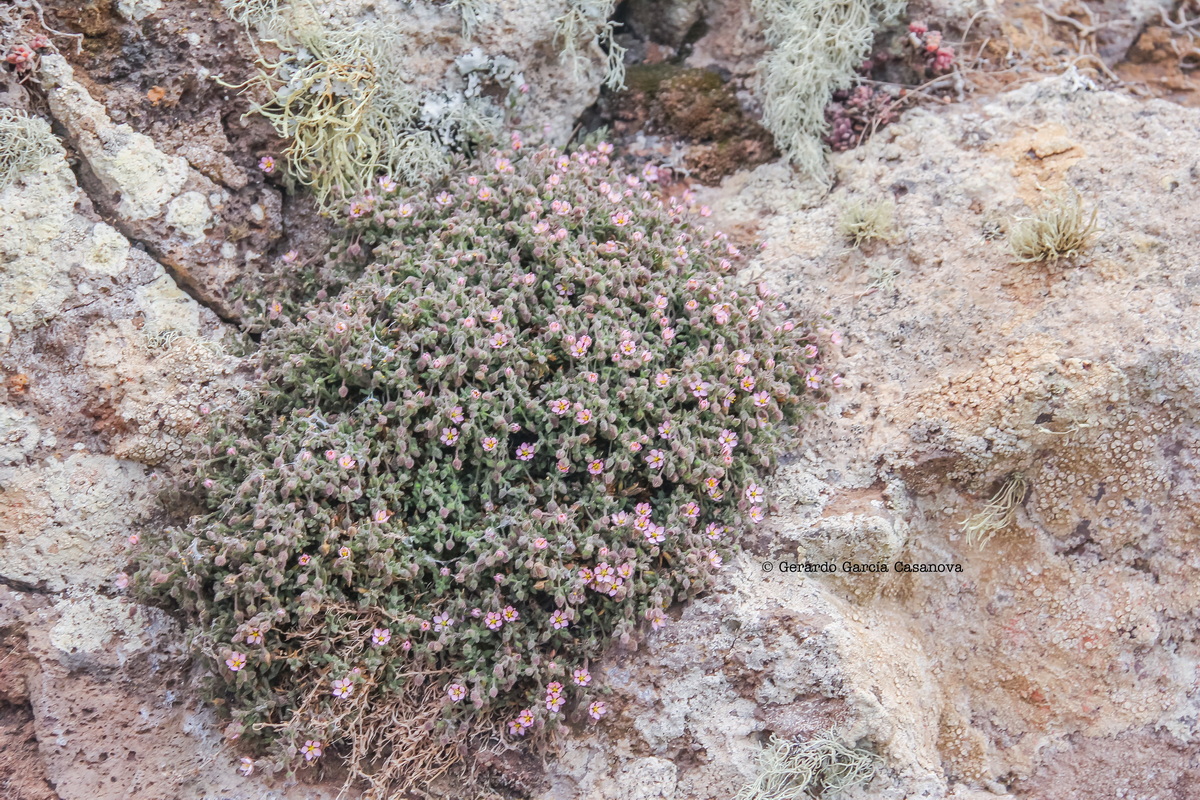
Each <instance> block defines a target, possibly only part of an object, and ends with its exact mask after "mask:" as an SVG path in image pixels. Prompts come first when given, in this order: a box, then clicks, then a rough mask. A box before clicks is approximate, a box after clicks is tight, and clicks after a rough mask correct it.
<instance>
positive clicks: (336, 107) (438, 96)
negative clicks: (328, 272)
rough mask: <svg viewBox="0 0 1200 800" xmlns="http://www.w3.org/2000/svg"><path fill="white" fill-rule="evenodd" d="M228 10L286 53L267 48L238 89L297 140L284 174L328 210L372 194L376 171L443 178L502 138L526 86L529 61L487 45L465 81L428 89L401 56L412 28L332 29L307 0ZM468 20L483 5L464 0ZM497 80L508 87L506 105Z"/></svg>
mask: <svg viewBox="0 0 1200 800" xmlns="http://www.w3.org/2000/svg"><path fill="white" fill-rule="evenodd" d="M224 5H225V7H226V10H227V11H228V12H229V13H230V15H231V16H232V17H233V18H235V19H237V20H239V21H242V22H243V23H244V24H246V25H247V26H252V27H254V28H255V29H256V30H257V31H258V35H259V37H260V38H261V39H262V40H264V41H270V42H272V43H273V44H275V45H276V46H277V47H278V48H279V50H280V51H281V52H280V54H279V55H278V56H277V57H274V58H268V57H266V56H260V58H259V61H258V62H257V66H258V71H257V72H256V73H255V74H254V75H253V76H251V77H250V79H249V80H248V81H246V82H245V83H243V84H240V85H238V86H235V87H233V88H239V89H245V90H247V91H248V92H249V93H250V94H251V95H252V96H257V97H258V98H262V99H260V101H259V102H256V103H253V104H252V106H251V113H257V114H259V115H261V116H262V117H264V118H265V119H266V120H267V121H268V122H270V123H271V125H272V126H273V127H274V128H275V132H276V133H277V134H278V135H279V137H280V138H282V139H283V140H284V141H286V142H287V143H288V144H287V146H286V147H285V148H284V150H283V151H282V153H280V155H281V156H283V159H284V161H285V165H286V172H285V178H286V179H287V180H289V181H290V182H292V183H294V184H299V185H301V186H305V187H308V188H309V189H310V190H311V191H312V193H313V196H314V197H315V198H316V200H317V203H318V205H319V206H320V207H321V208H322V209H323V210H325V211H331V210H332V209H334V208H336V207H338V206H340V205H343V204H344V203H345V202H346V201H347V200H348V199H349V198H351V197H354V196H358V195H362V194H365V193H367V192H369V191H370V189H371V187H372V184H373V181H374V179H375V178H376V177H377V176H380V175H386V176H388V178H389V179H395V180H398V181H401V182H403V183H408V184H412V183H417V182H419V181H421V180H424V179H431V178H435V177H437V176H438V175H440V174H442V173H443V172H444V170H445V169H446V166H447V164H448V161H447V158H448V155H449V153H450V152H452V151H454V150H470V149H471V147H473V146H474V145H475V144H476V143H478V142H480V141H489V140H491V139H494V138H495V137H496V136H497V135H498V134H499V131H500V127H501V123H502V122H503V118H504V114H505V111H506V110H511V109H513V108H515V107H517V106H518V105H519V104H520V103H521V101H522V99H523V97H522V94H521V92H520V87H522V86H523V85H524V84H525V79H524V76H523V75H522V74H521V71H520V68H519V65H518V64H517V63H516V62H515V61H513V60H511V59H508V58H505V57H503V56H493V57H488V56H484V55H482V54H481V52H480V51H479V49H478V48H476V50H475V51H472V52H471V53H466V54H464V55H463V56H461V57H460V58H459V59H457V60H456V62H455V64H456V67H457V69H458V73H459V77H460V78H461V80H462V86H461V87H460V88H458V89H450V90H448V91H445V92H425V93H422V94H418V93H416V92H414V91H413V90H412V89H411V88H410V84H411V75H410V74H409V72H408V69H407V65H405V64H404V63H403V62H402V60H401V59H402V54H403V53H404V52H405V49H404V47H402V44H403V43H402V41H401V39H402V37H404V36H406V35H407V34H406V32H405V31H403V30H402V29H400V28H399V27H398V26H395V25H388V24H383V23H380V22H378V21H372V22H369V23H367V22H364V23H360V24H357V25H355V26H353V27H350V28H336V27H330V26H329V25H328V24H327V23H325V22H323V21H322V20H321V19H320V17H319V16H318V14H317V13H316V11H315V10H314V8H313V7H312V6H311V4H309V3H307V2H294V3H289V4H285V3H279V2H276V1H275V0H224ZM456 5H457V6H458V7H459V8H460V10H461V11H462V13H463V15H464V17H463V22H464V26H469V25H471V24H473V22H472V21H473V20H474V19H475V16H474V13H475V12H474V11H472V9H473V8H475V6H472V5H471V4H470V3H458V4H456ZM494 87H499V88H500V89H502V90H507V95H506V96H505V98H504V101H503V108H501V107H500V104H498V103H497V102H495V101H494V99H493V94H494V92H491V91H485V90H490V89H492V88H494Z"/></svg>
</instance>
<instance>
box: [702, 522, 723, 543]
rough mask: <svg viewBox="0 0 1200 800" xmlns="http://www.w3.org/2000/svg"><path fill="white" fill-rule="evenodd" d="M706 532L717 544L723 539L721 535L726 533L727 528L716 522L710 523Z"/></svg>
mask: <svg viewBox="0 0 1200 800" xmlns="http://www.w3.org/2000/svg"><path fill="white" fill-rule="evenodd" d="M704 532H705V533H706V534H708V538H709V539H712V540H713V541H714V542H715V541H716V540H717V539H720V538H721V534H722V533H724V532H725V528H724V527H722V526H721V525H718V524H717V523H715V522H710V523H708V527H707V528H705V529H704Z"/></svg>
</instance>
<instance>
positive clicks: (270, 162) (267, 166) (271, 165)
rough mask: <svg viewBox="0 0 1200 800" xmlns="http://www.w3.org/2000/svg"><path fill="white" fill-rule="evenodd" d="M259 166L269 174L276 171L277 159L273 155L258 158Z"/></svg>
mask: <svg viewBox="0 0 1200 800" xmlns="http://www.w3.org/2000/svg"><path fill="white" fill-rule="evenodd" d="M258 168H259V169H261V170H262V171H263V172H264V173H266V174H267V175H271V174H273V173H274V172H275V159H274V158H272V157H271V156H263V157H262V158H260V159H259V160H258Z"/></svg>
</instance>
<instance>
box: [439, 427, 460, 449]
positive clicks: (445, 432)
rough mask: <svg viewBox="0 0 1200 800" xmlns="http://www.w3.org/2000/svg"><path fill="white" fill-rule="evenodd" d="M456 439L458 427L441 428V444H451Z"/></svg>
mask: <svg viewBox="0 0 1200 800" xmlns="http://www.w3.org/2000/svg"><path fill="white" fill-rule="evenodd" d="M457 441H458V428H455V427H449V428H442V444H445V445H451V444H454V443H455V442H457Z"/></svg>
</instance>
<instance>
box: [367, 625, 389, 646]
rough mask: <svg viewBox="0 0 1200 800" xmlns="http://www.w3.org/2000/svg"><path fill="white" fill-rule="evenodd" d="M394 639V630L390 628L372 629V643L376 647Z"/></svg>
mask: <svg viewBox="0 0 1200 800" xmlns="http://www.w3.org/2000/svg"><path fill="white" fill-rule="evenodd" d="M391 640H392V631H391V629H390V628H376V629H375V630H373V631H371V644H372V645H373V646H374V647H383V646H384V645H386V644H387V643H388V642H390V641H391Z"/></svg>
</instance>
